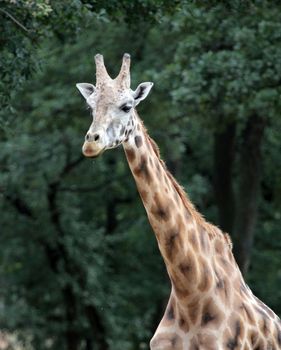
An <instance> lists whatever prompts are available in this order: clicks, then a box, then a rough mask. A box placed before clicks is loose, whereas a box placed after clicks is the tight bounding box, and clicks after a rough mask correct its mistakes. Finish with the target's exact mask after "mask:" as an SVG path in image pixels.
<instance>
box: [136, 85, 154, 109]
mask: <svg viewBox="0 0 281 350" xmlns="http://www.w3.org/2000/svg"><path fill="white" fill-rule="evenodd" d="M152 86H153V83H151V82H146V83H141V84H140V85H139V86H138V87H137V88H136V90H135V91H134V92H133V97H134V99H135V106H137V105H138V104H139V103H140V101H142V100H144V99H145V98H146V96H147V95H148V94H149V91H150V90H151V88H152Z"/></svg>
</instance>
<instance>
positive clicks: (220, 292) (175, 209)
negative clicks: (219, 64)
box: [76, 54, 281, 350]
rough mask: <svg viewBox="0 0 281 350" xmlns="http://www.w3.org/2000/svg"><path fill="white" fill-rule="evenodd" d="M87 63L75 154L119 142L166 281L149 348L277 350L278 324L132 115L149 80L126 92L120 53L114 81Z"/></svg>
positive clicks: (280, 340) (280, 341) (226, 241)
mask: <svg viewBox="0 0 281 350" xmlns="http://www.w3.org/2000/svg"><path fill="white" fill-rule="evenodd" d="M95 63H96V86H94V85H93V84H89V83H79V84H77V85H76V86H77V88H78V89H79V91H80V92H81V94H82V95H83V97H84V98H85V99H86V103H87V104H88V106H89V107H90V109H91V112H92V115H93V122H92V124H91V126H90V128H89V130H88V132H87V134H86V136H85V141H84V144H83V147H82V152H83V154H84V155H85V156H86V157H98V156H99V155H101V154H102V153H103V152H104V151H105V150H107V149H111V148H116V147H117V146H119V145H121V144H122V145H123V148H124V150H125V154H126V158H127V161H128V164H129V167H130V169H131V172H132V175H133V177H134V179H135V182H136V185H137V188H138V191H139V194H140V197H141V199H142V202H143V205H144V207H145V210H146V212H147V216H148V220H149V222H150V224H151V226H152V229H153V231H154V233H155V236H156V239H157V242H158V246H159V250H160V252H161V254H162V256H163V259H164V262H165V265H166V268H167V272H168V275H169V278H170V280H171V294H170V298H169V301H168V305H167V308H166V311H165V313H164V316H163V318H162V320H161V321H160V324H159V326H158V328H157V330H156V332H155V334H154V336H153V337H152V339H151V341H150V348H151V350H170V349H171V350H172V349H174V350H187V349H188V350H199V349H200V350H240V349H241V350H250V349H255V350H277V349H281V323H280V319H279V318H278V317H277V315H275V314H274V312H273V311H272V310H271V309H269V308H268V307H267V306H266V305H265V304H264V303H262V302H261V301H260V300H259V299H258V298H257V297H255V296H254V295H253V293H252V292H251V290H250V289H249V287H248V286H247V285H246V283H245V282H244V279H243V277H242V274H241V272H240V270H239V268H238V266H237V264H236V262H235V259H234V257H233V254H232V243H231V240H230V238H229V236H228V235H227V234H226V233H223V232H222V231H221V230H220V229H219V228H218V227H216V226H214V225H212V224H210V223H208V222H207V221H206V220H205V219H204V218H203V217H202V216H201V215H200V213H199V212H198V211H197V210H196V209H195V207H194V206H193V204H192V203H191V201H190V200H189V198H188V195H187V194H186V193H185V192H184V190H183V189H182V187H181V186H180V185H179V184H178V183H177V182H176V180H175V179H174V177H173V176H172V175H171V173H170V172H169V171H168V169H167V168H166V165H165V163H164V162H163V161H162V159H161V158H160V154H159V149H158V147H157V145H156V143H155V142H154V141H153V140H152V139H151V138H150V136H149V135H148V133H147V131H146V129H145V127H144V125H143V122H142V121H141V119H140V118H139V116H138V114H137V112H136V109H135V107H136V106H137V105H138V104H139V103H140V102H141V101H142V100H144V99H145V98H146V96H147V95H148V93H149V92H150V90H151V88H152V85H153V83H151V82H144V83H141V84H140V85H139V86H138V87H137V88H136V90H134V91H133V90H131V89H130V55H128V54H124V56H123V61H122V66H121V70H120V73H119V74H118V76H117V77H116V78H115V79H111V78H110V77H109V75H108V73H107V71H106V68H105V65H104V60H103V56H102V55H100V54H98V55H96V56H95Z"/></svg>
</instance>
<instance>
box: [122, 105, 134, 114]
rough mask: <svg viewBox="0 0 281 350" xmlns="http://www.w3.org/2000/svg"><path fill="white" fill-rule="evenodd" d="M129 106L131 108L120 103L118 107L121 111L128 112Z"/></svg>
mask: <svg viewBox="0 0 281 350" xmlns="http://www.w3.org/2000/svg"><path fill="white" fill-rule="evenodd" d="M131 108H132V106H131V105H122V106H121V107H120V109H121V111H123V112H125V113H128V112H130V110H131Z"/></svg>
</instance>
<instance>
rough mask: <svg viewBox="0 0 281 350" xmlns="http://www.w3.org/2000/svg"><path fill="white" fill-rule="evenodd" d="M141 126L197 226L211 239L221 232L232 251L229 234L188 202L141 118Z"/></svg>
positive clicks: (186, 195) (186, 196)
mask: <svg viewBox="0 0 281 350" xmlns="http://www.w3.org/2000/svg"><path fill="white" fill-rule="evenodd" d="M139 120H140V122H141V125H142V127H143V132H144V135H145V136H146V138H147V140H148V142H149V143H150V145H151V147H152V149H153V151H154V153H155V154H156V156H157V158H158V159H159V162H160V163H161V165H162V166H163V169H164V170H165V171H166V174H167V176H168V178H169V179H170V181H171V183H172V185H173V186H174V189H175V190H176V191H177V193H178V195H179V196H180V198H181V200H182V202H183V204H184V206H185V207H186V209H187V210H188V211H189V212H190V214H191V216H192V217H193V218H194V220H195V221H196V223H197V224H199V225H200V226H201V227H202V228H204V229H205V230H206V231H207V233H208V235H209V237H210V238H211V239H213V238H215V237H222V236H221V235H219V234H218V231H220V232H221V233H222V235H223V238H224V240H225V241H226V243H227V245H228V246H229V248H230V249H232V241H231V238H230V236H229V234H228V233H225V232H222V231H221V230H220V228H219V227H217V226H215V225H213V224H211V223H209V222H207V221H206V219H205V218H204V216H203V215H202V214H200V213H199V212H198V210H196V208H195V206H194V205H193V204H192V203H191V201H189V200H188V194H187V193H186V192H185V190H184V188H183V187H182V186H181V185H180V184H179V183H178V182H177V180H176V179H175V178H174V176H173V175H172V174H171V172H170V171H169V170H168V168H167V166H166V164H165V162H164V161H163V160H162V159H161V155H160V150H159V147H158V145H157V143H156V142H155V141H154V140H153V139H152V138H151V137H150V136H149V134H148V132H147V129H146V128H145V126H144V124H143V121H142V120H141V119H140V118H139Z"/></svg>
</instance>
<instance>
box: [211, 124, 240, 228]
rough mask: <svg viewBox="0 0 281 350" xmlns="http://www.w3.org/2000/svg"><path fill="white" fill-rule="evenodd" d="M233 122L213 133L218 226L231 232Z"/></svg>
mask: <svg viewBox="0 0 281 350" xmlns="http://www.w3.org/2000/svg"><path fill="white" fill-rule="evenodd" d="M235 130H236V125H235V123H231V124H229V125H228V126H226V128H225V129H224V130H223V131H222V132H220V133H215V135H214V192H215V198H216V202H217V207H218V216H219V226H220V228H221V229H222V230H223V231H226V232H228V233H230V234H232V233H233V226H234V212H235V197H234V191H233V186H232V169H233V163H234V158H235V153H234V145H235Z"/></svg>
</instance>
